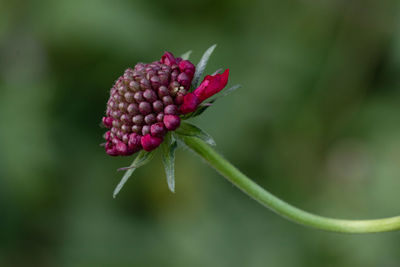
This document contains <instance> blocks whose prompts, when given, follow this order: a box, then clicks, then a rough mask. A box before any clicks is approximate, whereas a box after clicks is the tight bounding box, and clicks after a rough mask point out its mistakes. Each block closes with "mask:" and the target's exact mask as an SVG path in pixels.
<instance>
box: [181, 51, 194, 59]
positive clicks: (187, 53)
mask: <svg viewBox="0 0 400 267" xmlns="http://www.w3.org/2000/svg"><path fill="white" fill-rule="evenodd" d="M190 54H192V50H189V51H187V52H186V53H184V54H182V55H181V56H180V57H181V58H182V59H183V60H188V59H189V57H190Z"/></svg>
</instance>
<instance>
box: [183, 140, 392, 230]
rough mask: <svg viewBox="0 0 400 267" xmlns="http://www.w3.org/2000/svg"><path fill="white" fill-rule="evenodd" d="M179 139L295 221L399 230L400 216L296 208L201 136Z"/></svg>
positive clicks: (323, 226) (325, 226)
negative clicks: (336, 214)
mask: <svg viewBox="0 0 400 267" xmlns="http://www.w3.org/2000/svg"><path fill="white" fill-rule="evenodd" d="M179 139H181V140H182V141H183V142H184V143H185V144H186V145H187V146H188V147H189V148H190V149H191V150H193V151H194V152H195V153H196V154H197V155H199V156H200V157H201V158H203V159H204V160H205V161H206V162H207V163H208V164H209V165H211V166H212V167H213V168H214V169H215V170H217V171H218V172H219V173H220V174H221V175H222V176H224V177H225V178H226V179H227V180H228V181H230V182H231V183H233V184H234V185H235V186H236V187H238V188H239V189H240V190H242V191H243V192H244V193H246V194H247V195H248V196H250V197H251V198H253V199H254V200H256V201H258V202H259V203H260V204H262V205H263V206H264V207H267V208H269V209H271V210H272V211H274V212H275V213H277V214H278V215H280V216H283V217H285V218H287V219H289V220H291V221H293V222H296V223H299V224H302V225H305V226H309V227H312V228H317V229H321V230H325V231H330V232H341V233H357V234H364V233H377V232H387V231H396V230H400V216H396V217H389V218H383V219H374V220H342V219H334V218H328V217H323V216H319V215H315V214H312V213H309V212H307V211H304V210H301V209H299V208H296V207H294V206H292V205H290V204H289V203H286V202H285V201H283V200H281V199H279V198H278V197H276V196H274V195H273V194H271V193H270V192H268V191H267V190H265V189H264V188H262V187H261V186H259V185H258V184H256V183H255V182H253V181H252V180H251V179H250V178H248V177H247V176H246V175H245V174H243V173H242V172H240V171H239V170H238V169H237V168H236V167H235V166H233V165H232V164H231V163H230V162H228V161H227V160H226V159H224V158H223V157H222V156H221V155H220V154H218V153H217V152H216V151H215V150H214V149H213V148H212V147H211V146H210V145H208V144H207V143H206V142H204V141H203V140H201V139H200V138H198V137H195V136H188V135H179Z"/></svg>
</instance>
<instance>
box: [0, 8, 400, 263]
mask: <svg viewBox="0 0 400 267" xmlns="http://www.w3.org/2000/svg"><path fill="white" fill-rule="evenodd" d="M399 26H400V6H399V2H398V1H396V0H380V1H376V0H354V1H344V0H343V1H339V0H337V1H328V0H323V1H313V0H284V1H279V0H268V1H262V0H258V1H257V0H249V1H239V0H234V1H227V0H225V1H211V0H203V1H178V0H170V1H161V0H159V1H146V0H141V1H127V0H116V1H105V0H99V1H95V0H89V1H77V0H58V1H51V0H47V1H46V0H45V1H23V0H0V122H1V126H0V129H1V130H0V212H1V213H0V266H6V267H8V266H44V267H46V266H174V267H180V266H220V267H224V266H229V267H231V266H246V267H247V266H250V267H253V266H254V267H257V266H274V267H275V266H276V267H281V266H367V267H368V266H400V233H399V232H395V233H385V234H370V235H343V234H335V233H326V232H322V231H318V230H313V229H309V228H304V227H302V226H299V225H295V224H293V223H291V222H288V221H286V220H285V219H283V218H281V217H278V216H277V215H275V214H273V213H272V212H270V211H268V210H266V209H264V208H263V207H262V206H260V205H259V204H258V203H256V202H255V201H253V200H251V199H250V198H249V197H247V196H245V195H244V194H242V193H241V192H240V191H239V190H237V189H236V188H235V187H233V186H232V185H231V184H230V183H228V182H226V181H225V180H224V179H223V178H222V177H220V176H219V175H218V174H216V173H215V172H214V171H213V170H212V169H210V168H209V167H208V166H206V165H204V164H203V163H202V161H201V160H200V159H199V158H198V157H196V156H194V155H192V154H191V153H190V152H189V151H178V154H177V159H176V160H177V167H176V168H177V170H176V172H177V173H176V183H177V184H176V191H177V192H176V194H172V193H170V192H169V191H168V188H167V185H166V181H165V175H164V173H163V168H162V164H161V161H160V158H158V157H157V158H156V159H155V160H153V162H152V163H150V164H148V165H146V166H145V167H143V168H141V169H139V170H138V171H137V172H136V173H135V175H134V177H133V178H131V180H129V182H128V184H127V185H126V186H125V188H124V189H123V191H122V192H121V193H120V195H119V196H118V198H117V199H113V198H112V191H113V189H114V187H115V186H116V184H117V183H118V181H119V179H120V177H121V176H122V173H117V172H116V169H117V168H119V167H123V166H127V165H128V164H130V162H131V161H132V158H112V157H109V156H107V155H106V154H105V153H104V151H103V148H101V147H100V146H99V143H101V142H102V134H103V132H104V129H101V128H100V127H99V122H100V120H101V117H102V115H103V113H104V110H105V104H106V101H107V98H108V93H109V88H110V87H111V86H112V84H113V81H114V80H115V79H117V77H118V76H119V75H121V74H122V73H123V71H124V70H125V69H126V68H127V67H133V66H134V65H135V64H136V62H138V61H143V62H151V61H154V60H156V59H158V58H159V57H160V56H161V55H162V54H163V52H164V51H165V50H168V51H171V52H173V53H174V54H176V55H180V54H182V53H184V52H186V51H187V50H190V49H191V50H193V54H192V56H191V60H192V61H193V62H194V63H197V62H198V60H199V59H200V57H201V55H202V53H203V51H205V49H207V48H208V47H209V46H210V45H212V44H214V43H218V47H217V49H216V51H215V53H214V55H213V56H212V58H211V60H210V63H209V65H208V69H207V73H212V72H214V71H215V70H216V69H218V68H228V67H229V68H230V69H231V77H230V84H231V85H233V84H236V83H241V84H242V85H243V88H242V89H240V90H239V91H237V92H235V93H234V94H232V95H230V96H229V97H226V98H224V99H222V100H220V101H218V102H217V104H216V105H215V106H214V107H212V108H211V109H209V110H208V111H207V112H206V113H204V114H203V116H201V117H200V118H198V119H196V120H194V122H195V123H196V124H198V125H199V126H201V127H202V128H203V129H205V130H206V131H208V132H209V133H210V134H211V135H213V136H214V138H215V140H216V142H217V147H216V149H217V150H218V151H220V152H221V153H222V154H223V155H224V156H225V157H226V158H228V159H229V160H230V161H232V162H233V163H234V164H235V165H236V166H237V167H238V168H240V169H241V170H242V171H243V172H245V173H246V174H248V175H249V176H250V177H252V178H253V179H254V180H255V181H256V182H258V183H259V184H261V185H262V186H263V187H265V188H267V189H268V190H270V191H271V192H273V193H274V194H276V195H277V196H279V197H281V198H283V199H284V200H286V201H288V202H290V203H293V204H295V205H296V206H299V207H301V208H304V209H306V210H309V211H312V212H315V213H318V214H322V215H325V216H333V217H340V218H349V219H350V218H353V219H362V218H375V217H385V216H393V215H396V214H399V213H400V206H399V204H398V203H399V191H400V179H399V176H400V123H399V122H400V91H399V86H400V27H399Z"/></svg>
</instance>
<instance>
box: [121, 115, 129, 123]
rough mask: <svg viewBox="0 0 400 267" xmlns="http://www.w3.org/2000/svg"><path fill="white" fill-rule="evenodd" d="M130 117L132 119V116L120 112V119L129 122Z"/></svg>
mask: <svg viewBox="0 0 400 267" xmlns="http://www.w3.org/2000/svg"><path fill="white" fill-rule="evenodd" d="M131 119H132V118H131V117H129V115H128V114H122V115H121V121H122V122H124V123H127V122H130V121H131Z"/></svg>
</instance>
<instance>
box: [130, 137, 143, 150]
mask: <svg viewBox="0 0 400 267" xmlns="http://www.w3.org/2000/svg"><path fill="white" fill-rule="evenodd" d="M140 139H141V136H140V135H138V134H136V133H132V134H130V135H129V140H128V148H129V149H130V150H132V151H133V152H136V151H138V150H140V148H141V143H140Z"/></svg>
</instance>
